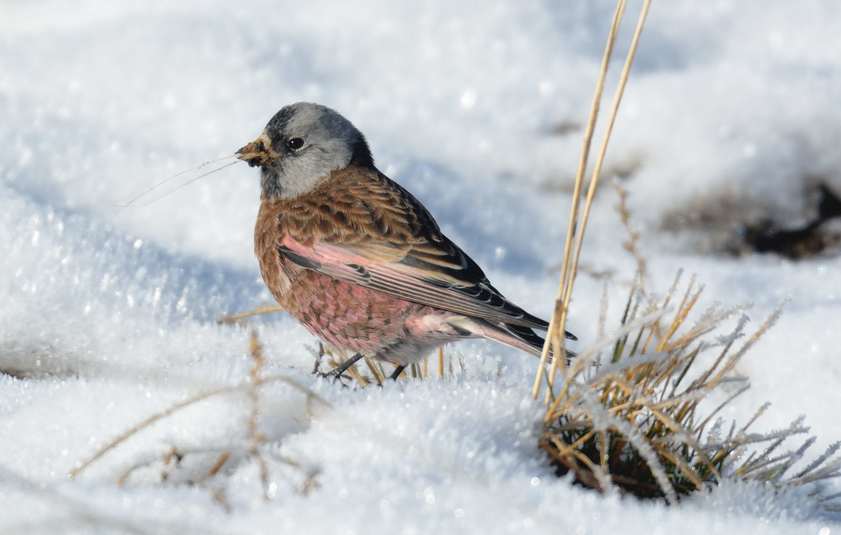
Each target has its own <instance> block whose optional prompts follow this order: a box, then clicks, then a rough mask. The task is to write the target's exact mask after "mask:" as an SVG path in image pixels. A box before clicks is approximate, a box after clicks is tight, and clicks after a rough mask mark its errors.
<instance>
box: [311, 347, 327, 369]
mask: <svg viewBox="0 0 841 535" xmlns="http://www.w3.org/2000/svg"><path fill="white" fill-rule="evenodd" d="M323 358H324V344H322V343H321V342H319V343H318V355H316V357H315V363H314V364H313V366H312V374H313V375H319V374H320V373H321V372H320V369H321V359H323Z"/></svg>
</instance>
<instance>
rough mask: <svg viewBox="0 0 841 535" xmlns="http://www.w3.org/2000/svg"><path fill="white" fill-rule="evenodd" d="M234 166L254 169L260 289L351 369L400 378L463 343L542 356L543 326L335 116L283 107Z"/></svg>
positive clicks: (318, 109) (300, 106) (314, 107)
mask: <svg viewBox="0 0 841 535" xmlns="http://www.w3.org/2000/svg"><path fill="white" fill-rule="evenodd" d="M237 157H238V158H240V159H241V160H244V161H246V162H248V163H249V165H251V166H259V167H260V171H261V186H262V194H261V202H260V211H259V214H258V216H257V224H256V227H255V229H254V250H255V253H256V255H257V259H258V260H259V262H260V272H261V273H262V276H263V280H264V281H265V283H266V286H268V288H269V290H270V291H271V292H272V294H273V295H274V297H275V299H277V301H278V303H279V304H280V305H281V306H282V307H283V308H284V309H285V310H286V311H288V312H289V313H290V314H292V316H294V317H295V318H296V319H297V320H298V321H300V322H301V323H302V324H304V326H306V328H307V329H308V330H309V331H310V332H312V333H313V334H314V335H315V336H317V337H319V338H320V339H321V340H322V341H324V342H325V343H327V344H328V345H329V346H332V347H333V348H335V349H337V350H339V351H343V352H349V353H353V354H354V357H353V358H351V359H349V360H348V361H346V363H350V362H355V361H356V360H358V359H359V358H361V357H362V356H363V355H365V356H370V357H373V358H377V359H380V360H383V361H387V362H390V363H392V364H394V365H395V366H397V370H396V372H395V375H394V377H396V376H397V375H399V373H400V370H402V368H403V367H404V366H406V365H408V364H410V363H413V362H416V361H418V360H420V359H421V358H423V357H424V356H426V355H427V354H428V353H429V352H431V351H432V350H433V349H435V348H437V347H438V346H440V345H442V344H445V343H447V342H451V341H454V340H463V339H466V338H488V339H491V340H495V341H497V342H501V343H503V344H507V345H509V346H512V347H515V348H518V349H522V350H524V351H528V352H529V353H533V354H540V351H541V348H542V345H543V338H542V337H541V336H539V335H538V334H536V333H535V332H534V329H538V330H543V331H545V330H546V328H547V327H548V324H547V323H546V322H545V321H543V320H542V319H540V318H537V317H535V316H532V315H531V314H529V313H528V312H526V311H525V310H523V309H522V308H520V307H518V306H517V305H515V304H513V303H511V302H510V301H508V300H507V299H505V297H504V296H503V295H502V294H501V293H500V292H499V291H498V290H497V289H496V288H494V287H493V285H491V283H490V281H488V278H487V277H486V276H485V274H484V272H482V269H481V268H480V267H479V266H478V265H477V264H476V262H474V261H473V260H472V259H471V258H470V257H469V256H467V254H465V253H464V251H462V250H461V249H460V248H459V247H458V246H457V245H456V244H454V243H453V242H452V241H450V239H449V238H447V237H446V236H445V235H444V234H443V233H442V232H441V230H440V229H439V228H438V224H437V223H436V222H435V220H434V219H433V218H432V216H431V215H430V213H429V212H428V211H427V210H426V208H424V206H423V205H422V204H421V203H420V202H419V201H418V200H417V199H415V198H414V197H413V196H412V194H411V193H409V192H408V191H406V190H405V189H403V188H402V187H401V186H400V185H399V184H397V183H396V182H394V181H393V180H391V179H390V178H388V177H387V176H385V175H384V174H382V173H381V172H380V171H379V170H377V168H376V167H375V166H374V160H373V158H372V157H371V151H370V150H369V149H368V144H367V143H366V141H365V138H364V136H363V135H362V133H361V132H360V131H359V130H357V129H356V127H354V126H353V124H351V122H350V121H348V120H347V119H345V118H344V117H342V116H341V115H339V114H338V113H337V112H335V111H334V110H332V109H330V108H327V107H325V106H321V105H318V104H311V103H305V102H299V103H297V104H292V105H289V106H286V107H284V108H283V109H281V110H280V111H279V112H277V114H275V116H274V117H272V119H271V120H270V121H269V123H268V124H267V125H266V128H265V129H264V130H263V133H262V134H260V136H259V137H257V139H256V140H254V141H253V142H251V143H249V144H248V145H246V146H244V147H242V148H241V149H239V151H237ZM567 337H568V338H573V339H574V337H573V336H572V335H570V334H569V333H567ZM339 373H341V371H339Z"/></svg>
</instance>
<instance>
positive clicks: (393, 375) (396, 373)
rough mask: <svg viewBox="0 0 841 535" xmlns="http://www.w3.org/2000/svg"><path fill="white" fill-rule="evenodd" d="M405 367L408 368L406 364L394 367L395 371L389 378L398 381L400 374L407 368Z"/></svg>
mask: <svg viewBox="0 0 841 535" xmlns="http://www.w3.org/2000/svg"><path fill="white" fill-rule="evenodd" d="M405 369H406V366H398V367H396V368H394V373H392V374H391V376H390V377H389V379H391V380H392V381H396V380H397V378H398V377H400V374H401V373H403V370H405Z"/></svg>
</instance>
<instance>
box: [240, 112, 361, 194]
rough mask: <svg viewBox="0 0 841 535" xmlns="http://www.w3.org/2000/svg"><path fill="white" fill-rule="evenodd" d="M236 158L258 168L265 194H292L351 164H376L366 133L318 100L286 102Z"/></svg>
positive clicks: (302, 190)
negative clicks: (316, 101)
mask: <svg viewBox="0 0 841 535" xmlns="http://www.w3.org/2000/svg"><path fill="white" fill-rule="evenodd" d="M237 157H238V158H239V159H240V160H243V161H245V162H247V163H248V165H250V166H252V167H254V166H259V167H260V169H261V174H262V180H261V186H262V195H263V198H267V199H271V198H286V199H289V198H294V197H297V196H299V195H302V194H304V193H307V192H308V191H310V190H312V189H313V188H315V187H316V186H317V185H319V184H321V182H323V181H324V180H325V179H327V178H329V176H330V173H331V172H333V171H336V170H339V169H344V168H345V167H347V166H349V165H352V164H353V165H360V166H365V167H370V166H373V165H374V162H373V159H372V158H371V151H370V150H369V149H368V144H367V143H366V142H365V137H364V136H363V135H362V133H361V132H360V131H359V130H357V129H356V127H355V126H353V124H352V123H351V122H350V121H348V120H347V119H345V118H344V117H342V116H341V115H339V113H337V112H336V111H334V110H332V109H330V108H328V107H326V106H321V105H320V104H312V103H309V102H298V103H295V104H290V105H289V106H284V107H283V108H281V110H280V111H279V112H277V113H276V114H275V116H274V117H272V118H271V120H270V121H269V122H268V124H267V125H266V128H265V129H264V130H263V132H262V133H261V134H260V135H259V136H258V137H257V139H255V140H254V141H252V142H251V143H249V144H248V145H246V146H244V147H242V148H241V149H239V150H238V151H237Z"/></svg>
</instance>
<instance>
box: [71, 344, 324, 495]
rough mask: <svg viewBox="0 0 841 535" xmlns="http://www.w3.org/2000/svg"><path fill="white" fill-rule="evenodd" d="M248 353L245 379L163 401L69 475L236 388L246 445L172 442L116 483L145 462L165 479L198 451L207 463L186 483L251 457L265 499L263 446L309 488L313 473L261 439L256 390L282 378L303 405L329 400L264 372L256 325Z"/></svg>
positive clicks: (216, 491) (124, 476)
mask: <svg viewBox="0 0 841 535" xmlns="http://www.w3.org/2000/svg"><path fill="white" fill-rule="evenodd" d="M249 355H250V356H251V361H252V365H251V368H250V370H249V377H248V380H247V381H244V382H242V383H240V384H237V385H233V386H225V387H220V388H216V389H212V390H208V391H206V392H201V393H198V394H195V395H193V396H191V397H189V398H187V399H185V400H183V401H180V402H178V403H175V404H173V405H171V406H169V407H167V408H166V409H164V410H161V411H159V412H157V413H154V414H151V415H149V416H147V417H146V418H144V419H143V420H141V421H140V422H138V423H137V424H135V425H134V426H132V427H131V428H129V429H127V430H126V431H124V432H122V433H120V434H119V435H117V436H116V437H115V438H113V439H112V440H110V441H109V442H107V443H106V444H105V445H103V446H101V447H100V448H99V449H98V450H97V451H96V452H95V453H94V454H93V455H92V456H91V457H89V458H88V459H86V460H85V461H83V462H80V463H79V464H78V465H77V466H76V467H75V468H73V469H72V470H71V471H70V472H69V474H68V475H69V477H70V478H71V479H75V478H76V477H79V476H80V475H81V474H82V473H83V472H85V471H86V470H87V469H88V468H89V467H90V466H91V465H93V464H94V463H96V462H98V461H99V460H100V459H102V458H103V457H104V456H105V455H106V454H108V453H109V452H111V451H112V450H114V449H116V448H118V447H119V446H120V445H122V444H124V443H125V442H126V441H128V440H129V439H131V438H132V437H134V436H135V435H137V434H138V433H140V432H142V431H144V430H145V429H148V428H149V427H151V426H153V425H155V424H156V423H158V422H160V421H162V420H165V419H166V418H168V417H170V416H172V415H174V414H176V413H178V412H180V411H182V410H183V409H186V408H188V407H191V406H193V405H196V404H199V403H201V402H203V401H206V400H208V399H211V398H216V397H219V396H223V395H228V394H237V393H239V394H245V395H246V396H247V398H248V400H249V409H248V413H247V414H246V415H245V418H246V426H245V427H246V434H247V437H246V441H245V443H246V446H245V447H242V446H240V445H237V444H235V443H234V444H231V445H224V446H218V447H217V446H211V447H203V448H181V447H177V446H171V447H170V448H169V449H168V450H167V451H166V452H165V453H164V454H163V456H161V455H160V454H158V453H154V454H152V455H149V456H147V457H144V458H141V459H140V460H138V461H136V462H135V463H133V464H132V465H130V466H129V467H128V468H126V469H125V470H123V472H122V473H121V474H120V475H119V476H118V477H117V484H118V485H124V484H126V483H127V482H128V481H129V480H130V479H131V477H132V475H133V474H134V473H135V472H137V471H138V470H140V469H144V468H149V467H151V466H153V465H155V466H159V467H160V479H161V481H162V482H164V481H167V480H168V479H169V478H170V475H171V474H172V473H174V472H175V471H176V470H177V469H178V468H179V466H180V464H181V461H182V460H183V459H184V458H186V457H187V456H191V457H202V458H206V459H209V460H210V462H209V463H206V471H205V472H204V473H202V474H200V475H199V476H198V477H192V478H191V479H189V480H187V481H186V483H188V484H191V485H204V484H207V483H209V482H210V481H211V480H213V479H214V477H215V476H216V475H218V474H219V473H220V472H221V470H222V469H223V468H224V467H225V466H226V465H228V464H231V462H232V461H234V460H237V461H244V460H249V459H250V460H253V461H254V462H255V463H256V465H257V468H258V475H259V480H260V483H261V486H262V492H263V497H264V499H266V500H268V499H270V498H271V494H272V492H271V487H272V485H271V481H270V480H271V475H270V473H269V462H268V461H267V457H266V451H267V450H268V453H269V454H270V457H271V459H272V460H274V461H277V462H279V463H281V464H283V465H286V466H289V467H292V468H293V469H295V470H298V471H299V472H301V473H302V474H303V475H304V480H303V483H302V485H301V488H300V492H301V493H303V494H306V493H308V492H309V491H310V490H311V489H312V488H314V487H315V486H316V482H315V477H316V475H317V474H316V473H315V472H313V471H312V470H307V469H305V468H304V467H302V466H301V465H299V464H298V463H297V462H295V461H294V460H292V459H288V458H286V457H283V456H282V455H279V454H278V453H277V452H276V451H273V449H272V448H271V447H270V446H271V445H270V444H266V438H265V436H264V434H263V433H262V432H261V431H260V427H259V422H260V415H261V413H262V408H261V407H262V403H261V395H260V394H261V390H262V388H263V387H265V386H266V385H270V384H275V383H285V384H286V385H288V386H290V387H292V388H294V389H295V390H298V391H299V392H301V393H303V394H304V395H305V396H306V401H307V406H308V407H309V406H310V405H311V404H312V403H314V402H317V403H319V404H321V405H323V406H325V407H330V404H329V403H328V402H327V401H325V400H324V399H323V398H321V397H320V396H318V395H317V394H316V393H314V392H312V391H311V390H309V389H307V388H305V387H303V386H301V385H300V384H298V383H297V382H295V381H294V380H292V379H290V378H289V377H286V376H285V375H268V376H267V375H264V373H263V369H264V367H265V363H266V359H265V356H264V354H263V348H262V345H261V344H260V341H259V339H258V337H257V333H256V332H255V331H252V333H251V337H250V340H249ZM209 488H210V491H211V494H212V496H213V497H214V500H216V501H217V502H218V503H219V504H220V505H222V506H223V507H226V500H225V492H224V488H222V487H218V486H215V487H214V486H209Z"/></svg>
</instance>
